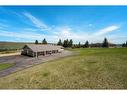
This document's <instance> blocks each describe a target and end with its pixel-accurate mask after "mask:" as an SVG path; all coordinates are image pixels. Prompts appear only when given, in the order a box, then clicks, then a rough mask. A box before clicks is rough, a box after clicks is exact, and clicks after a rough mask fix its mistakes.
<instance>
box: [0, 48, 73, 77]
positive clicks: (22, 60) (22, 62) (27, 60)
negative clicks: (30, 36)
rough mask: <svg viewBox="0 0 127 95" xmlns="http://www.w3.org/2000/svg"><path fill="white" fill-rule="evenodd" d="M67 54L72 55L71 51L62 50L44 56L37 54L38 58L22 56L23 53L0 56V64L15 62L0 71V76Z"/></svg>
mask: <svg viewBox="0 0 127 95" xmlns="http://www.w3.org/2000/svg"><path fill="white" fill-rule="evenodd" d="M69 55H72V52H71V51H66V50H64V51H63V52H62V53H56V54H52V55H46V56H39V57H38V58H35V57H28V56H23V55H12V56H4V57H0V64H1V63H5V64H6V63H15V64H16V65H15V66H13V67H10V68H8V69H6V70H3V71H0V77H3V76H6V75H9V74H11V73H14V72H16V71H19V70H23V69H25V68H28V67H31V66H33V65H36V64H41V63H44V62H47V61H51V60H54V59H58V58H60V57H65V56H69Z"/></svg>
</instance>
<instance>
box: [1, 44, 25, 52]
mask: <svg viewBox="0 0 127 95" xmlns="http://www.w3.org/2000/svg"><path fill="white" fill-rule="evenodd" d="M25 44H27V43H21V42H0V54H2V53H12V52H16V51H17V50H20V49H21V48H22V47H23V46H24V45H25Z"/></svg>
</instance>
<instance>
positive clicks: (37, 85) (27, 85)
mask: <svg viewBox="0 0 127 95" xmlns="http://www.w3.org/2000/svg"><path fill="white" fill-rule="evenodd" d="M71 51H73V52H75V55H73V56H70V57H65V58H61V59H59V60H54V61H52V62H46V63H44V64H40V65H37V66H34V67H31V68H28V69H25V70H23V71H19V72H17V73H14V74H11V75H9V76H6V77H3V78H0V88H1V89H2V88H3V89H4V88H10V89H12V88H16V89H20V88H22V89H127V48H109V49H106V48H105V49H103V48H102V49H100V48H96V49H94V48H90V49H73V50H71Z"/></svg>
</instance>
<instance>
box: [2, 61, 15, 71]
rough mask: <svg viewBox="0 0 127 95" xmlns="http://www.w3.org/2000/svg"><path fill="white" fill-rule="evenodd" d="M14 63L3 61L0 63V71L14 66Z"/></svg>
mask: <svg viewBox="0 0 127 95" xmlns="http://www.w3.org/2000/svg"><path fill="white" fill-rule="evenodd" d="M14 65H15V64H14V63H3V64H0V71H2V70H4V69H7V68H9V67H11V66H14Z"/></svg>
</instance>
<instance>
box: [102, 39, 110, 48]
mask: <svg viewBox="0 0 127 95" xmlns="http://www.w3.org/2000/svg"><path fill="white" fill-rule="evenodd" d="M102 47H106V48H108V47H109V44H108V40H107V38H104V41H103V43H102Z"/></svg>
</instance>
